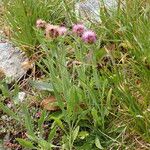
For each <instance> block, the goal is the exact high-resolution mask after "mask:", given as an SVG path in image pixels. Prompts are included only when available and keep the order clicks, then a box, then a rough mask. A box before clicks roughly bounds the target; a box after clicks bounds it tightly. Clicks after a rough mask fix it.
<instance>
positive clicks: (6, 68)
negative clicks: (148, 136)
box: [0, 39, 27, 81]
mask: <svg viewBox="0 0 150 150" xmlns="http://www.w3.org/2000/svg"><path fill="white" fill-rule="evenodd" d="M25 61H27V58H26V57H25V56H24V54H23V53H22V52H21V51H20V50H19V48H16V47H14V46H13V44H11V43H9V42H8V41H5V40H2V39H1V40H0V70H1V73H2V74H3V76H4V75H5V77H7V78H11V81H12V80H14V79H16V80H17V79H19V78H21V77H22V76H23V75H25V73H26V71H27V70H25V69H23V68H22V65H21V64H22V63H23V62H25ZM1 76H2V75H1Z"/></svg>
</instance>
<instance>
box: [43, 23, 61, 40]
mask: <svg viewBox="0 0 150 150" xmlns="http://www.w3.org/2000/svg"><path fill="white" fill-rule="evenodd" d="M58 29H59V26H57V25H51V24H47V26H46V30H45V33H46V38H56V37H58V36H59V30H58Z"/></svg>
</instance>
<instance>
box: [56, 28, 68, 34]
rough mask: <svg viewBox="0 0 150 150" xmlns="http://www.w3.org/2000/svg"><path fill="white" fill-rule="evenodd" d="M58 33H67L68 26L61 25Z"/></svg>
mask: <svg viewBox="0 0 150 150" xmlns="http://www.w3.org/2000/svg"><path fill="white" fill-rule="evenodd" d="M58 33H59V35H60V36H62V35H65V34H66V33H67V28H66V27H64V26H61V27H59V28H58Z"/></svg>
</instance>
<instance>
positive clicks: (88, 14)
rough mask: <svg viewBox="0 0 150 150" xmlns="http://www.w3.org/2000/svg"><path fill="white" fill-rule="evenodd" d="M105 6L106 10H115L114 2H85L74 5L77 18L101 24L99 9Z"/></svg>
mask: <svg viewBox="0 0 150 150" xmlns="http://www.w3.org/2000/svg"><path fill="white" fill-rule="evenodd" d="M102 6H105V7H106V8H107V9H108V10H114V9H116V8H117V1H116V0H103V2H102V1H99V0H85V1H83V2H78V3H76V4H75V11H76V15H77V17H78V18H80V19H82V20H86V21H87V20H90V22H91V21H92V22H101V18H100V7H102Z"/></svg>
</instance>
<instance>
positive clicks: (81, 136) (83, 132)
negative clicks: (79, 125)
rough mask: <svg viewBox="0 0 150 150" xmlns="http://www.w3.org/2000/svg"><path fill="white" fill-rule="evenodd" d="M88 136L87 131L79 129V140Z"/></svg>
mask: <svg viewBox="0 0 150 150" xmlns="http://www.w3.org/2000/svg"><path fill="white" fill-rule="evenodd" d="M88 136H89V132H87V131H81V132H79V134H78V137H79V138H80V139H81V140H83V139H85V138H86V137H88Z"/></svg>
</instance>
